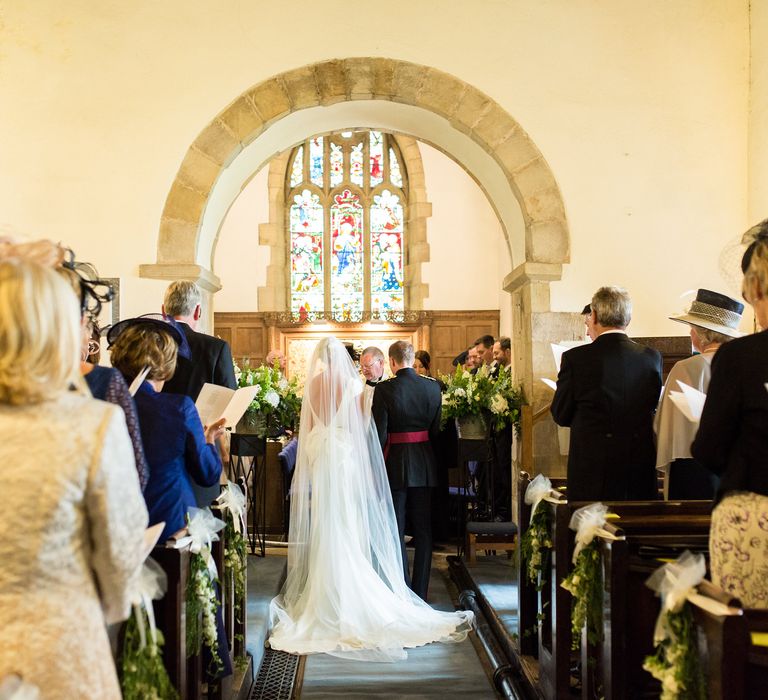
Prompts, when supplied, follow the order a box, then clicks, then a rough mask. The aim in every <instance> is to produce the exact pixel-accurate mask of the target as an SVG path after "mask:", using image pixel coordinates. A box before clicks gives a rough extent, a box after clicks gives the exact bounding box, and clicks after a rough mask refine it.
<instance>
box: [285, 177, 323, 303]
mask: <svg viewBox="0 0 768 700" xmlns="http://www.w3.org/2000/svg"><path fill="white" fill-rule="evenodd" d="M293 202H294V203H293V204H292V205H291V213H290V233H291V312H292V313H294V314H297V315H298V316H299V318H308V317H309V314H310V313H313V312H317V311H322V310H323V309H324V307H325V285H324V280H323V228H324V225H323V224H324V218H325V217H324V216H323V207H322V205H321V204H320V197H318V195H316V194H312V193H311V192H310V191H309V190H304V191H303V192H302V193H301V194H297V195H296V196H294V198H293Z"/></svg>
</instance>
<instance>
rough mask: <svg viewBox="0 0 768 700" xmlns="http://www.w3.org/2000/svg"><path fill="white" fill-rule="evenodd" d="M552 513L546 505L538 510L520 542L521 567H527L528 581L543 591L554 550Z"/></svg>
mask: <svg viewBox="0 0 768 700" xmlns="http://www.w3.org/2000/svg"><path fill="white" fill-rule="evenodd" d="M551 520H552V517H551V511H550V509H549V508H547V507H546V505H544V504H539V507H538V508H536V510H535V512H534V514H533V517H532V518H531V524H530V525H529V526H528V529H527V530H526V531H525V534H524V535H523V537H522V539H521V541H520V555H521V559H522V561H521V564H520V565H521V566H523V565H524V566H525V570H526V575H527V576H528V580H529V581H530V582H531V583H533V584H535V586H536V590H537V591H541V590H543V589H544V586H545V584H546V577H545V572H546V570H547V566H548V563H549V555H550V552H551V550H552V535H551V534H550V530H551V525H552V523H551Z"/></svg>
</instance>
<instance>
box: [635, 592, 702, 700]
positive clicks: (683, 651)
mask: <svg viewBox="0 0 768 700" xmlns="http://www.w3.org/2000/svg"><path fill="white" fill-rule="evenodd" d="M664 625H665V627H666V628H667V630H668V632H669V637H668V638H667V639H664V640H663V641H662V642H660V643H659V644H658V645H657V646H656V652H655V653H654V654H652V655H651V656H646V657H645V663H643V668H644V669H645V670H646V671H648V672H649V673H650V674H651V675H652V676H653V677H654V678H656V679H657V680H659V681H661V700H676V699H677V698H686V700H687V699H690V700H705V698H706V697H707V688H706V681H705V678H704V674H703V673H702V668H701V659H700V658H699V650H698V644H697V641H696V628H695V626H694V624H693V615H692V614H691V606H690V604H689V603H687V602H686V603H683V606H682V608H680V610H679V612H668V613H666V620H665V622H664Z"/></svg>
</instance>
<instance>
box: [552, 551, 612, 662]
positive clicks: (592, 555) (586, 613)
mask: <svg viewBox="0 0 768 700" xmlns="http://www.w3.org/2000/svg"><path fill="white" fill-rule="evenodd" d="M560 585H561V586H562V587H563V588H565V590H567V591H568V592H569V593H570V594H571V595H572V596H573V602H572V604H571V648H572V649H578V648H579V641H580V639H581V630H582V629H584V625H586V628H587V641H588V642H589V643H590V644H597V642H599V641H600V640H601V639H602V638H603V608H602V604H601V602H600V601H601V596H602V591H603V562H602V558H601V557H600V549H599V542H598V540H596V539H594V540H592V542H590V543H589V544H588V545H586V546H585V547H584V548H583V549H582V550H581V551H580V552H579V556H578V557H577V558H576V566H575V567H574V569H573V571H571V573H570V574H568V576H566V577H565V579H564V580H563V582H562V583H561V584H560Z"/></svg>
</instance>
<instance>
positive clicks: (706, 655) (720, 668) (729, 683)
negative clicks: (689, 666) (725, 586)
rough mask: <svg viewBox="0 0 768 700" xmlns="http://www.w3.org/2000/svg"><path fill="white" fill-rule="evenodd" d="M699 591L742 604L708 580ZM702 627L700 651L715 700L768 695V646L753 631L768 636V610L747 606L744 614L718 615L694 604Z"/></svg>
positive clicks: (711, 693)
mask: <svg viewBox="0 0 768 700" xmlns="http://www.w3.org/2000/svg"><path fill="white" fill-rule="evenodd" d="M699 593H703V594H705V595H709V597H712V598H715V599H716V600H720V601H721V602H723V603H725V604H726V605H731V606H735V607H739V605H738V601H737V600H734V599H732V598H730V596H728V595H727V594H726V593H724V592H723V591H722V590H720V589H719V588H716V587H715V586H713V585H712V584H711V583H709V582H708V581H704V582H703V583H702V584H701V585H700V586H699ZM693 618H694V621H695V623H696V625H697V627H698V629H699V634H698V639H699V653H700V655H701V660H702V668H703V669H705V670H706V673H707V693H708V696H709V698H711V699H712V700H716V699H721V698H722V699H723V700H749V699H751V698H759V697H765V695H766V694H768V647H767V646H764V645H762V644H758V645H756V644H754V643H753V641H754V640H753V638H752V634H753V633H759V634H762V635H768V610H750V609H745V610H744V611H743V614H742V615H738V616H730V615H729V616H718V615H713V614H712V613H710V612H708V611H706V610H703V609H702V608H699V607H695V606H694V607H693Z"/></svg>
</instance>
